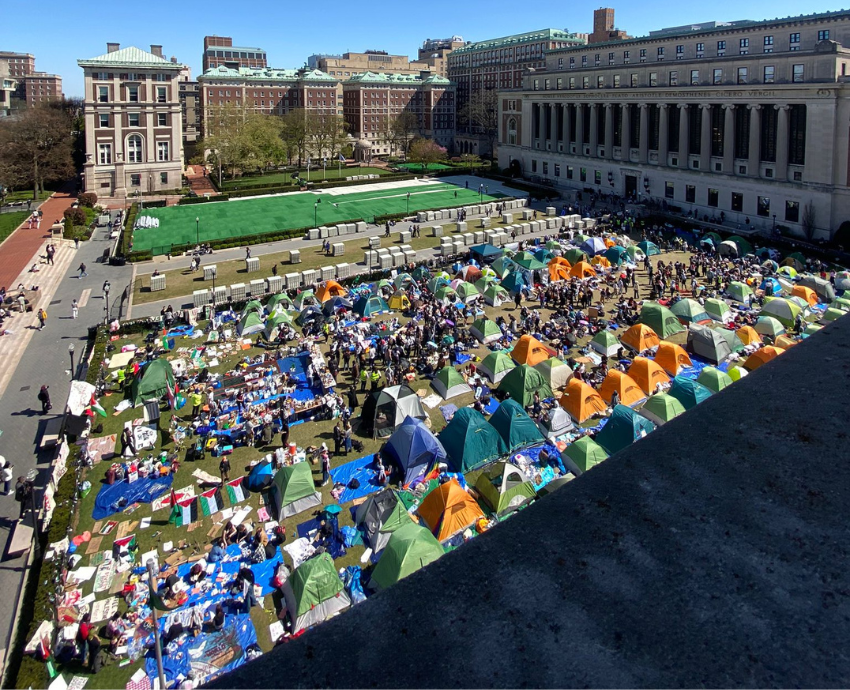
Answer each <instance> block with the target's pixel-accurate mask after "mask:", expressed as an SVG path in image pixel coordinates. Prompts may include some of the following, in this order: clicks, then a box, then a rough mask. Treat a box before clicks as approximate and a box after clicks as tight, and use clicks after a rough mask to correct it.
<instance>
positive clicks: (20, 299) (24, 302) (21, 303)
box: [18, 292, 27, 314]
mask: <svg viewBox="0 0 850 690" xmlns="http://www.w3.org/2000/svg"><path fill="white" fill-rule="evenodd" d="M18 306H19V307H20V308H21V314H23V313H24V312H25V311H26V310H27V298H26V297H24V293H23V292H22V293H21V294H20V295H18Z"/></svg>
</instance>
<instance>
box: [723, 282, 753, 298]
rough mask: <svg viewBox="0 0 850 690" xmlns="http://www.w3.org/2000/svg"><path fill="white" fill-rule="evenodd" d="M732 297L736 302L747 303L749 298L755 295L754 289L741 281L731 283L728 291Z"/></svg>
mask: <svg viewBox="0 0 850 690" xmlns="http://www.w3.org/2000/svg"><path fill="white" fill-rule="evenodd" d="M726 292H727V293H728V294H729V297H731V298H732V299H733V300H735V301H736V302H746V301H747V297H748V296H749V295H752V294H753V291H752V288H750V286H749V285H747V284H746V283H742V282H741V281H740V280H733V281H732V282H731V283H729V288H728V289H727V290H726Z"/></svg>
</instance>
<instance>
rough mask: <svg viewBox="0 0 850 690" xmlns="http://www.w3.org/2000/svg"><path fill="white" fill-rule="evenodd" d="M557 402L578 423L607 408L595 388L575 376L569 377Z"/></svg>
mask: <svg viewBox="0 0 850 690" xmlns="http://www.w3.org/2000/svg"><path fill="white" fill-rule="evenodd" d="M558 403H559V404H560V406H561V407H563V408H564V409H565V410H566V411H567V412H568V413H569V415H570V417H572V418H573V419H574V420H575V421H576V422H578V423H579V424H581V423H583V422H586V421H587V420H588V419H590V418H591V417H592V416H593V415H595V414H598V413H599V412H605V410H606V409H608V406H607V405H606V404H605V401H604V400H603V399H602V396H601V395H599V393H598V392H597V391H596V389H595V388H593V387H592V386H590V385H588V384H587V383H585V382H584V381H579V380H578V379H576V378H572V379H570V382H569V383H568V384H567V389H566V391H564V394H563V395H562V396H561V399H560V400H559V401H558Z"/></svg>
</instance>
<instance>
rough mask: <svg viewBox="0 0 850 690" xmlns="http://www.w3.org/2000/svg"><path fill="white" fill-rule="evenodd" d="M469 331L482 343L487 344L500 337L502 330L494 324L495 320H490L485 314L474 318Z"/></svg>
mask: <svg viewBox="0 0 850 690" xmlns="http://www.w3.org/2000/svg"><path fill="white" fill-rule="evenodd" d="M469 332H470V333H472V335H473V336H474V337H475V338H476V340H478V341H479V342H480V343H482V344H483V345H489V344H490V343H492V342H495V341H496V340H498V339H499V338H501V337H502V331H501V329H500V328H499V327H498V326H497V325H496V322H495V321H491V320H490V319H488V318H487V317H486V316H482V317H481V318H479V319H475V321H473V322H472V326H471V327H470V329H469Z"/></svg>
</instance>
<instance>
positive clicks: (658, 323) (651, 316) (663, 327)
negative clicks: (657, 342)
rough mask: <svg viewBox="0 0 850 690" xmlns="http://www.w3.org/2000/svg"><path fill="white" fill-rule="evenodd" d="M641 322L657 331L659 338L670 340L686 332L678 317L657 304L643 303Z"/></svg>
mask: <svg viewBox="0 0 850 690" xmlns="http://www.w3.org/2000/svg"><path fill="white" fill-rule="evenodd" d="M640 322H641V323H643V324H646V325H647V326H649V327H650V328H651V329H652V330H653V331H655V332H656V333H657V334H658V337H659V338H669V337H670V336H671V335H674V334H676V333H681V332H682V331H684V330H685V328H684V326H682V324H681V323H679V319H678V318H676V315H675V314H674V313H673V312H672V311H670V310H669V309H668V308H667V307H665V306H663V305H661V304H658V303H657V302H644V303H643V307H642V308H641V310H640Z"/></svg>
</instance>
